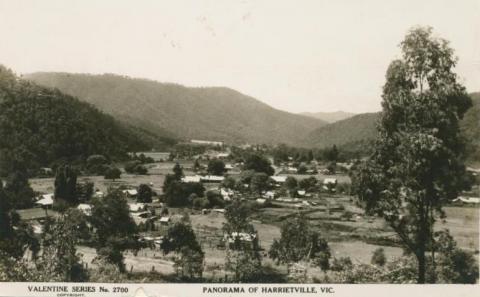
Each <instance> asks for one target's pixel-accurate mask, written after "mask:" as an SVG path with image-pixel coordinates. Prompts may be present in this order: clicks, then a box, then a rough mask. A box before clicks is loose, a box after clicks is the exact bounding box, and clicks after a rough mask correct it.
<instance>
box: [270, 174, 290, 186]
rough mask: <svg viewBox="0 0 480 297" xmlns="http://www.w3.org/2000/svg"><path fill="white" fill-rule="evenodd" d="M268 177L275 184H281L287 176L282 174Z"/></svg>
mask: <svg viewBox="0 0 480 297" xmlns="http://www.w3.org/2000/svg"><path fill="white" fill-rule="evenodd" d="M270 178H271V179H272V180H273V181H274V182H275V183H277V184H283V183H284V182H285V181H286V180H287V177H286V176H284V175H274V176H271V177H270Z"/></svg>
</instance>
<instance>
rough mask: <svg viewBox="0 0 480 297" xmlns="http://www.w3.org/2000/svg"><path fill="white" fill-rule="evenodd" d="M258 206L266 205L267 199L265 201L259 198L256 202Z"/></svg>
mask: <svg viewBox="0 0 480 297" xmlns="http://www.w3.org/2000/svg"><path fill="white" fill-rule="evenodd" d="M255 201H256V202H257V203H258V204H260V205H264V204H265V202H267V199H264V198H258V199H257V200H255Z"/></svg>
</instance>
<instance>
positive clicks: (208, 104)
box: [26, 73, 325, 145]
mask: <svg viewBox="0 0 480 297" xmlns="http://www.w3.org/2000/svg"><path fill="white" fill-rule="evenodd" d="M26 77H27V78H28V79H30V80H32V81H35V82H36V83H38V84H41V85H44V86H48V87H55V88H58V89H60V90H61V91H62V92H65V93H67V94H70V95H73V96H76V97H78V98H79V99H80V100H83V101H86V102H89V103H91V104H93V105H95V106H96V107H98V108H99V109H101V110H103V111H104V112H106V113H109V114H111V115H113V116H115V117H116V118H117V119H118V120H120V121H124V122H127V123H133V124H135V125H138V126H141V127H144V128H146V129H148V130H149V131H152V132H154V133H156V134H157V135H167V136H175V137H178V138H183V139H187V140H188V139H207V140H221V141H227V142H231V143H245V142H250V143H267V144H274V143H281V142H283V143H287V144H291V145H304V144H305V143H303V141H304V140H305V139H306V135H308V133H309V132H311V131H313V130H315V129H316V128H318V127H320V126H323V125H324V124H325V122H323V121H321V120H318V119H314V118H310V117H306V116H302V115H297V114H292V113H288V112H284V111H280V110H277V109H274V108H272V107H270V106H268V105H266V104H264V103H262V102H260V101H258V100H256V99H254V98H252V97H249V96H246V95H243V94H241V93H239V92H237V91H234V90H231V89H228V88H220V87H218V88H217V87H212V88H188V87H184V86H180V85H176V84H166V83H159V82H155V81H150V80H145V79H132V78H127V77H122V76H118V75H110V74H105V75H86V74H67V73H35V74H30V75H27V76H26Z"/></svg>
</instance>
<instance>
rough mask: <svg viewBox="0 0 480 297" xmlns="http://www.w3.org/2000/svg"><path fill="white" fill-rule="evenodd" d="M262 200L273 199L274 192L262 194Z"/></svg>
mask: <svg viewBox="0 0 480 297" xmlns="http://www.w3.org/2000/svg"><path fill="white" fill-rule="evenodd" d="M263 198H266V199H275V192H274V191H267V192H265V193H264V194H263Z"/></svg>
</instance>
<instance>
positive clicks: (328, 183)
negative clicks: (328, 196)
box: [323, 177, 337, 192]
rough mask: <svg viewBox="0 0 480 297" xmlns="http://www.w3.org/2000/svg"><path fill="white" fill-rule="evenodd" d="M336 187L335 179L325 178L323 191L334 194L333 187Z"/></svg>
mask: <svg viewBox="0 0 480 297" xmlns="http://www.w3.org/2000/svg"><path fill="white" fill-rule="evenodd" d="M336 186H337V179H336V178H330V177H328V178H326V179H324V180H323V189H325V190H327V191H332V192H335V187H336Z"/></svg>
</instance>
